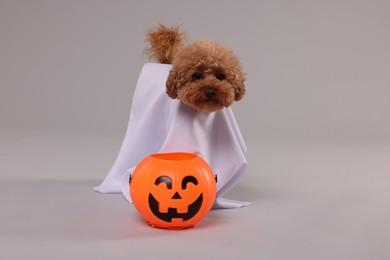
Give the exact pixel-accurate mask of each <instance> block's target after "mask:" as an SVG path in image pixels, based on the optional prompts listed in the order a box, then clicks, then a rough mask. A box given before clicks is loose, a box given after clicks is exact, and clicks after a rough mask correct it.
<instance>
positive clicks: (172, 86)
mask: <svg viewBox="0 0 390 260" xmlns="http://www.w3.org/2000/svg"><path fill="white" fill-rule="evenodd" d="M177 84H178V72H177V70H176V69H175V68H172V69H171V71H170V72H169V75H168V79H167V83H166V90H167V94H168V96H169V97H170V98H172V99H176V98H177Z"/></svg>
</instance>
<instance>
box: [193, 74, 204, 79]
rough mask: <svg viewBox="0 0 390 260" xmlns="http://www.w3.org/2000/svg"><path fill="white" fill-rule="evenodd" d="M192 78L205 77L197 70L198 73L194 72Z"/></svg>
mask: <svg viewBox="0 0 390 260" xmlns="http://www.w3.org/2000/svg"><path fill="white" fill-rule="evenodd" d="M192 78H193V79H194V80H198V79H202V78H203V75H202V74H200V73H198V72H196V73H194V74H192Z"/></svg>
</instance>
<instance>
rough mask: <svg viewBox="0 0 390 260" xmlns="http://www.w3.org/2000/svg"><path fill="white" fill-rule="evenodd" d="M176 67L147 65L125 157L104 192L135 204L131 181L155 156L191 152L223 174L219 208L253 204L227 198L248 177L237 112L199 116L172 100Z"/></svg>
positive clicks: (133, 110) (137, 92)
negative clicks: (170, 80)
mask: <svg viewBox="0 0 390 260" xmlns="http://www.w3.org/2000/svg"><path fill="white" fill-rule="evenodd" d="M171 67H172V66H171V65H165V64H157V63H147V64H145V65H144V67H143V69H142V71H141V74H140V77H139V79H138V83H137V87H136V89H135V93H134V97H133V103H132V108H131V113H130V119H129V124H128V128H127V132H126V135H125V138H124V141H123V144H122V146H121V149H120V151H119V154H118V156H117V158H116V160H115V162H114V165H113V166H112V168H111V170H110V171H109V173H108V174H107V176H106V178H105V179H104V180H103V182H102V183H101V184H100V185H99V186H98V187H95V190H97V191H99V192H102V193H123V195H124V196H125V198H126V199H127V200H128V201H129V202H131V198H130V191H129V176H130V175H131V173H132V172H133V170H134V169H135V167H136V166H137V164H138V163H139V162H140V161H141V160H142V159H143V158H145V157H146V156H148V155H150V154H153V153H165V152H191V153H196V154H198V155H199V156H201V157H202V158H203V159H204V160H205V161H206V162H207V163H208V164H209V165H210V167H211V168H212V170H213V172H214V173H215V174H217V175H218V183H217V199H216V201H215V202H214V205H213V208H236V207H242V206H245V205H247V204H249V203H248V202H242V201H232V200H225V199H222V198H221V197H220V196H221V195H222V194H224V193H225V192H227V191H228V190H229V189H231V188H232V187H233V186H234V185H235V184H236V183H237V181H238V180H239V178H240V177H241V175H242V174H243V173H244V171H245V169H246V166H247V161H246V158H245V153H246V150H247V149H246V146H245V142H244V140H243V138H242V136H241V133H240V130H239V128H238V125H237V123H236V120H235V118H234V115H233V112H232V110H231V108H225V109H223V110H220V111H217V112H213V113H205V112H197V111H196V110H194V109H193V108H191V107H190V106H188V105H185V104H183V103H182V102H180V101H179V100H177V99H176V100H173V99H171V98H169V97H168V96H167V94H166V91H165V82H166V79H167V77H168V74H169V70H170V69H171Z"/></svg>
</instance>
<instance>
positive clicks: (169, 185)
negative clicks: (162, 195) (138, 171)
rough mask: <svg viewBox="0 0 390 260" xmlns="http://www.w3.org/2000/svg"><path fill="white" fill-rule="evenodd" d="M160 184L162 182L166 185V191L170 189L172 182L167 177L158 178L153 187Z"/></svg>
mask: <svg viewBox="0 0 390 260" xmlns="http://www.w3.org/2000/svg"><path fill="white" fill-rule="evenodd" d="M161 182H164V183H166V184H167V188H168V190H170V189H172V180H171V178H169V177H168V176H160V177H158V178H157V180H156V181H155V182H154V185H159V184H160V183H161Z"/></svg>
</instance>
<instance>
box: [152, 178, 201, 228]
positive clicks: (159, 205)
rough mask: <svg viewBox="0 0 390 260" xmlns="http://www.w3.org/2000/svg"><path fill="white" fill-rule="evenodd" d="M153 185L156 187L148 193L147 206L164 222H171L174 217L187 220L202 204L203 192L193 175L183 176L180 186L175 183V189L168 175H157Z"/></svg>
mask: <svg viewBox="0 0 390 260" xmlns="http://www.w3.org/2000/svg"><path fill="white" fill-rule="evenodd" d="M154 185H155V186H157V188H155V189H152V190H153V191H154V192H151V193H150V194H149V207H150V210H151V211H152V212H153V214H154V215H155V216H156V217H158V218H159V219H161V220H164V221H166V222H172V219H174V218H175V219H182V220H183V221H187V220H189V219H191V218H193V217H194V216H195V215H196V213H198V212H199V209H200V208H201V206H202V204H203V194H202V191H201V190H199V189H198V187H197V186H198V180H197V179H196V178H195V177H194V176H189V175H188V176H185V177H184V178H183V180H182V181H181V186H178V185H177V184H176V185H175V186H177V187H176V189H175V187H172V186H173V184H172V179H171V178H170V177H168V176H160V177H158V178H157V179H156V181H155V182H154ZM187 186H188V187H187ZM153 193H154V194H155V195H154V196H156V197H157V198H159V200H157V199H156V198H155V197H154V196H153Z"/></svg>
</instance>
